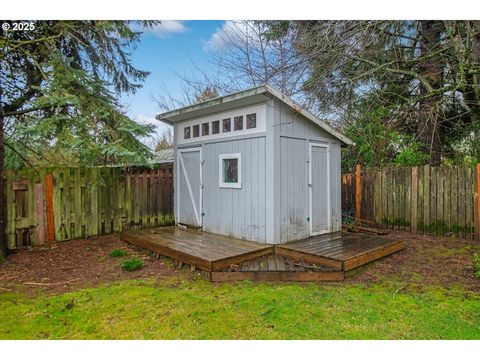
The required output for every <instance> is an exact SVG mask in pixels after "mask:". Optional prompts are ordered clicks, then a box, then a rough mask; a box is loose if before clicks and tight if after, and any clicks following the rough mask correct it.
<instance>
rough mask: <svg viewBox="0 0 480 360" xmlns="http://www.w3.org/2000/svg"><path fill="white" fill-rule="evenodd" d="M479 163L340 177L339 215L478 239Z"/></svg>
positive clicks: (385, 225) (382, 170) (479, 231)
mask: <svg viewBox="0 0 480 360" xmlns="http://www.w3.org/2000/svg"><path fill="white" fill-rule="evenodd" d="M479 174H480V164H479V165H478V166H477V167H476V168H474V167H468V166H451V167H440V166H428V165H426V166H421V167H394V168H386V169H380V170H368V171H362V170H361V169H360V166H358V165H357V168H356V171H355V173H352V174H343V175H342V211H343V212H344V213H346V214H348V215H352V216H355V217H357V218H360V219H364V220H368V221H373V222H375V223H376V224H378V225H381V226H383V227H387V228H391V229H400V230H408V231H413V232H422V233H426V234H436V235H447V236H448V235H456V236H460V237H464V238H469V239H477V240H478V239H480V222H479V212H480V210H479V209H480V201H479V200H480V199H479V197H478V194H479V192H480V183H479V179H480V176H479Z"/></svg>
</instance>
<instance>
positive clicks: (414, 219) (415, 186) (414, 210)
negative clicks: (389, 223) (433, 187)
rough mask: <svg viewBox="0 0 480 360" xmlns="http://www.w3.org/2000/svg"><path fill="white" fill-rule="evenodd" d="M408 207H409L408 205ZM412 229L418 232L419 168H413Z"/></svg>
mask: <svg viewBox="0 0 480 360" xmlns="http://www.w3.org/2000/svg"><path fill="white" fill-rule="evenodd" d="M407 206H408V205H407ZM410 215H411V218H410V228H411V229H412V231H413V232H417V221H418V219H417V215H418V167H417V166H414V167H412V208H411V211H410Z"/></svg>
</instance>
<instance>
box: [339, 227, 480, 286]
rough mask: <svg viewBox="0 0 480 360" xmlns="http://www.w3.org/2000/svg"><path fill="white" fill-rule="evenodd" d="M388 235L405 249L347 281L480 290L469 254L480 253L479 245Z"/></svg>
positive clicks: (454, 239) (377, 262)
mask: <svg viewBox="0 0 480 360" xmlns="http://www.w3.org/2000/svg"><path fill="white" fill-rule="evenodd" d="M389 236H392V237H395V238H398V239H403V240H404V242H405V245H406V248H405V250H403V251H400V252H398V253H395V254H393V255H391V256H388V257H386V258H384V259H381V260H378V261H376V262H375V263H373V264H370V265H366V266H364V267H363V268H360V269H358V270H356V271H355V270H354V271H353V272H352V273H351V274H349V275H350V276H349V277H348V278H347V279H346V281H347V282H353V283H358V282H360V283H371V282H377V281H379V280H380V279H391V280H398V281H401V282H406V283H409V284H413V285H425V286H431V285H433V286H442V287H446V288H453V287H462V288H464V289H466V290H471V291H480V279H477V278H475V276H474V271H473V266H472V255H473V253H475V252H477V253H480V242H478V241H472V240H465V239H461V238H453V237H451V238H447V237H434V236H428V235H421V234H412V233H409V232H400V231H394V232H391V233H390V235H389Z"/></svg>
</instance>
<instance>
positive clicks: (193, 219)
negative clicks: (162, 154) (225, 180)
mask: <svg viewBox="0 0 480 360" xmlns="http://www.w3.org/2000/svg"><path fill="white" fill-rule="evenodd" d="M177 154H178V162H177V179H178V181H177V186H178V187H177V191H178V194H177V196H178V198H177V199H178V203H177V223H181V224H185V225H188V226H192V227H201V226H202V149H201V148H191V149H182V150H178V153H177Z"/></svg>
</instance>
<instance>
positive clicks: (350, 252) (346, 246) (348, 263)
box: [121, 226, 404, 281]
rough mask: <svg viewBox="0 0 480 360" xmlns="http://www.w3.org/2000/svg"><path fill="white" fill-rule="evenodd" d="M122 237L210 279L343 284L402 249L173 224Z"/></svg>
mask: <svg viewBox="0 0 480 360" xmlns="http://www.w3.org/2000/svg"><path fill="white" fill-rule="evenodd" d="M121 238H122V239H123V240H125V241H127V242H129V243H131V244H132V245H135V246H138V247H141V248H145V249H148V250H150V251H153V252H155V253H157V254H160V255H163V256H167V257H170V258H172V259H174V260H177V261H178V262H181V263H185V264H189V265H192V266H194V267H196V268H199V269H201V270H204V271H205V272H207V276H208V278H209V279H210V280H212V281H235V280H245V279H250V280H260V281H342V280H343V279H344V275H345V272H346V271H348V270H351V269H354V268H356V267H358V266H361V265H363V264H366V263H368V262H371V261H374V260H377V259H379V258H381V257H384V256H387V255H390V254H392V253H394V252H397V251H399V250H402V249H403V248H404V244H403V241H401V240H397V239H392V238H389V237H386V236H374V235H367V234H359V233H353V234H350V233H347V234H343V233H341V232H339V233H335V234H327V235H322V236H316V237H311V238H308V239H304V240H300V241H295V242H292V243H288V244H282V245H267V244H259V243H255V242H251V241H245V240H239V239H235V238H232V237H228V236H223V235H217V234H211V233H207V232H202V231H197V230H183V229H179V228H177V227H174V226H170V227H161V228H153V229H146V230H131V231H126V232H123V233H122V235H121Z"/></svg>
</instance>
